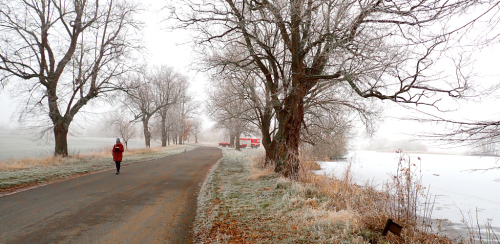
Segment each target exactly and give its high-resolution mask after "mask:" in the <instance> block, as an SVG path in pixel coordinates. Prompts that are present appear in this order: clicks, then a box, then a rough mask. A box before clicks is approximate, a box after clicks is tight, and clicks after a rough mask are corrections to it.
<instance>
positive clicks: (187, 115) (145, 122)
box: [105, 65, 201, 147]
mask: <svg viewBox="0 0 500 244" xmlns="http://www.w3.org/2000/svg"><path fill="white" fill-rule="evenodd" d="M124 79H125V80H126V81H124V83H126V84H127V87H128V88H127V89H126V90H125V92H123V93H121V97H120V99H117V100H115V101H114V103H113V105H114V106H115V107H116V108H117V113H115V115H114V116H111V117H108V118H105V120H106V121H107V124H108V125H109V126H108V127H111V128H113V129H114V130H115V131H116V132H117V133H119V135H122V138H124V140H125V137H123V136H124V134H123V133H121V131H123V130H124V129H125V128H124V127H132V128H134V129H135V125H136V123H140V124H141V125H142V130H141V131H142V136H143V137H144V142H145V146H146V147H151V140H152V138H153V136H154V135H156V137H157V138H159V139H160V140H161V146H162V147H166V146H167V145H169V144H170V142H172V143H174V144H183V143H184V142H185V141H186V140H188V137H189V135H191V134H193V135H194V136H195V140H196V138H197V135H198V134H199V133H200V130H201V124H200V122H199V120H200V119H199V118H198V117H195V113H197V109H198V106H197V105H196V103H195V102H194V100H193V99H192V97H191V96H190V95H189V91H188V87H189V82H188V78H187V77H186V76H184V75H182V74H181V73H179V72H176V71H175V70H174V69H173V68H172V67H169V66H166V65H162V66H159V67H147V66H143V67H142V68H141V69H139V71H138V72H131V73H129V74H128V75H126V76H125V77H124ZM124 121H126V123H125V125H123V122H124ZM127 131H130V130H127ZM136 136H138V135H136V134H135V133H134V134H129V135H128V137H127V138H128V139H130V138H132V137H136Z"/></svg>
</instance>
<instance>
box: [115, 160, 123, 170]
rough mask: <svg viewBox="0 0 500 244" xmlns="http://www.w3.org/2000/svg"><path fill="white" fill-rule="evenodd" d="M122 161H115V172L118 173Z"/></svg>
mask: <svg viewBox="0 0 500 244" xmlns="http://www.w3.org/2000/svg"><path fill="white" fill-rule="evenodd" d="M121 162H122V161H115V164H116V172H120V163H121Z"/></svg>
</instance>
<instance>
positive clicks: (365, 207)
mask: <svg viewBox="0 0 500 244" xmlns="http://www.w3.org/2000/svg"><path fill="white" fill-rule="evenodd" d="M302 161H303V162H305V163H304V167H302V168H301V171H300V174H299V182H302V183H305V184H310V185H312V186H314V189H316V190H317V191H318V192H319V194H321V195H325V196H326V197H327V198H329V199H331V202H330V204H331V206H330V207H331V209H333V210H336V211H340V210H348V211H354V212H355V213H356V214H357V215H358V216H359V219H361V220H362V226H363V227H361V229H362V232H363V233H365V234H364V235H363V237H364V238H365V240H367V241H370V242H373V243H375V242H390V243H451V241H450V240H448V239H446V238H441V237H438V236H436V235H434V234H430V233H428V232H426V231H425V230H426V226H425V225H426V224H427V222H426V221H428V220H430V216H428V217H429V218H427V219H424V222H422V219H421V218H418V215H417V212H418V210H419V204H420V203H421V201H422V200H425V194H424V193H425V192H424V191H425V188H424V187H422V185H421V182H420V178H421V176H420V177H419V174H418V173H419V172H418V170H417V168H416V167H415V166H416V165H415V164H414V163H412V162H411V161H410V158H409V157H408V156H405V155H404V154H400V159H399V166H400V167H398V169H397V172H396V174H395V175H394V178H393V181H392V182H388V183H386V185H385V189H384V190H383V191H378V190H375V188H374V187H373V186H370V185H365V186H360V185H357V184H356V183H354V182H353V180H352V177H351V175H352V172H351V170H350V166H348V167H347V169H346V170H345V172H344V173H343V176H342V177H340V178H335V177H334V176H330V177H327V176H320V175H316V174H314V173H312V172H311V171H310V168H311V166H309V165H310V163H308V161H306V160H304V159H302ZM389 218H390V219H393V220H394V221H395V222H396V223H398V224H400V225H401V226H403V227H404V228H403V232H402V235H401V237H398V236H395V235H392V234H389V235H388V236H386V237H382V236H381V232H382V230H383V228H384V226H385V223H386V221H387V219H389Z"/></svg>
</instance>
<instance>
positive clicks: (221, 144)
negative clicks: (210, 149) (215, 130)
mask: <svg viewBox="0 0 500 244" xmlns="http://www.w3.org/2000/svg"><path fill="white" fill-rule="evenodd" d="M229 145H230V144H229V143H227V142H219V146H221V147H229Z"/></svg>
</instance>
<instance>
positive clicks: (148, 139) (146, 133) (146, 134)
mask: <svg viewBox="0 0 500 244" xmlns="http://www.w3.org/2000/svg"><path fill="white" fill-rule="evenodd" d="M148 123H149V118H147V117H142V127H143V129H144V140H145V142H146V147H147V148H151V132H149V128H148Z"/></svg>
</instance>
